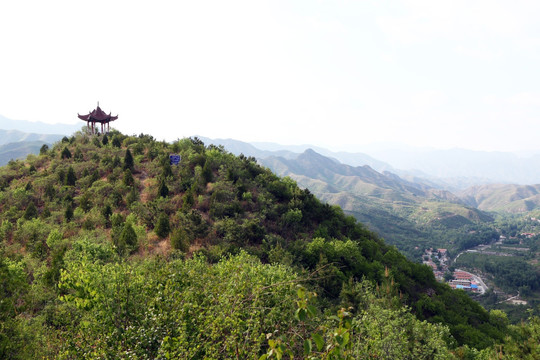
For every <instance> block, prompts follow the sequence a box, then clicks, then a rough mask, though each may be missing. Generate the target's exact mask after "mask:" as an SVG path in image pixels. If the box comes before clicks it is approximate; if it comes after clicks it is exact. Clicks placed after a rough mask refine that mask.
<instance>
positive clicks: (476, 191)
mask: <svg viewBox="0 0 540 360" xmlns="http://www.w3.org/2000/svg"><path fill="white" fill-rule="evenodd" d="M459 196H460V197H461V198H462V199H463V200H464V201H466V202H467V203H468V204H470V205H471V206H475V207H478V208H479V209H482V210H485V211H499V212H509V213H525V212H528V211H532V210H535V209H538V208H539V207H540V185H513V184H491V185H481V186H473V187H470V188H468V189H466V190H464V191H462V192H461V193H460V194H459Z"/></svg>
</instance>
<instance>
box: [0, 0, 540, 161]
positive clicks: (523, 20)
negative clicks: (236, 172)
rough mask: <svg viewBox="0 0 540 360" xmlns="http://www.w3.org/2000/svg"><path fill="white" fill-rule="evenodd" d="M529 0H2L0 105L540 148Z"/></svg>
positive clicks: (225, 133) (271, 133) (203, 130)
mask: <svg viewBox="0 0 540 360" xmlns="http://www.w3.org/2000/svg"><path fill="white" fill-rule="evenodd" d="M538 19H540V2H538V1H515V0H514V1H494V0H489V1H474V0H467V1H459V0H458V1H456V0H453V1H434V0H427V1H384V0H377V1H315V0H307V1H277V0H272V1H255V0H249V1H231V0H227V1H224V0H220V1H159V0H154V1H111V0H108V1H84V2H83V1H73V0H70V1H55V0H48V1H42V0H40V1H24V0H21V1H2V2H0V114H2V115H4V116H6V117H8V118H12V119H21V120H22V119H24V120H31V121H44V122H51V123H53V122H63V123H76V122H80V123H81V125H84V123H83V122H82V121H80V120H78V119H77V112H79V113H87V112H88V111H89V110H91V109H93V108H94V107H95V105H96V102H97V101H99V102H100V105H101V107H102V108H103V109H104V110H106V111H107V112H108V111H112V112H113V114H119V116H120V118H119V120H118V121H117V122H115V123H114V125H115V127H117V128H118V129H120V130H121V131H123V132H126V133H128V134H134V133H136V134H138V133H141V132H144V133H150V134H152V135H154V136H155V137H157V138H160V139H161V138H165V139H167V140H173V139H176V138H182V137H184V136H191V135H194V134H199V135H203V136H208V137H213V138H217V137H221V138H235V139H239V140H244V141H271V142H279V143H286V144H300V143H311V144H316V145H323V146H327V147H330V148H333V149H338V148H340V147H342V146H344V145H347V144H352V145H354V144H367V143H373V142H399V143H405V144H410V145H418V146H433V147H438V148H449V147H462V148H469V149H476V150H520V149H540V141H538V136H539V135H540V21H538Z"/></svg>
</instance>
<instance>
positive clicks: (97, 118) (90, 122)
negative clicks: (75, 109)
mask: <svg viewBox="0 0 540 360" xmlns="http://www.w3.org/2000/svg"><path fill="white" fill-rule="evenodd" d="M77 116H78V117H79V119H81V120H84V121H86V126H87V127H88V129H92V134H95V132H96V123H100V124H101V133H104V132H109V130H110V125H109V123H110V122H111V121H114V120H116V119H118V115H116V116H111V113H109V114H108V115H107V114H106V113H105V111H103V110H101V108H100V107H99V102H98V105H97V108H96V109H95V110H93V111H90V112H89V113H88V114H87V115H79V114H77Z"/></svg>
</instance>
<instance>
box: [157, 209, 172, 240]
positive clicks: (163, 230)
mask: <svg viewBox="0 0 540 360" xmlns="http://www.w3.org/2000/svg"><path fill="white" fill-rule="evenodd" d="M154 232H155V233H156V235H157V236H159V237H160V238H162V239H163V238H166V237H167V235H169V233H170V232H171V225H170V223H169V216H167V214H165V213H161V215H159V218H158V221H157V224H156V227H155V228H154Z"/></svg>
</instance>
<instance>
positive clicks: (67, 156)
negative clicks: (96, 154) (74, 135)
mask: <svg viewBox="0 0 540 360" xmlns="http://www.w3.org/2000/svg"><path fill="white" fill-rule="evenodd" d="M61 157H62V159H71V151H69V149H68V148H67V146H64V150H62V154H61Z"/></svg>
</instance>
